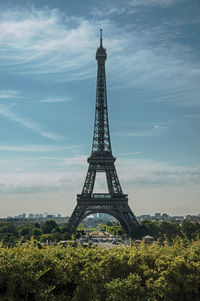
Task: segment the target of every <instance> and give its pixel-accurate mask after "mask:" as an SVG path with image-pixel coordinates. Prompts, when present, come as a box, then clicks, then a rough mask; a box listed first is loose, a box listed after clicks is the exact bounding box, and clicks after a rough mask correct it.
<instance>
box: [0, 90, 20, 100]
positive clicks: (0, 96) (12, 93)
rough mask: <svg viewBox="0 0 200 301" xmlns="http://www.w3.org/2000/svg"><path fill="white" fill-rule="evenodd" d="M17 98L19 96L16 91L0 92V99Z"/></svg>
mask: <svg viewBox="0 0 200 301" xmlns="http://www.w3.org/2000/svg"><path fill="white" fill-rule="evenodd" d="M18 97H19V94H18V91H16V90H0V99H7V98H9V99H13V98H18Z"/></svg>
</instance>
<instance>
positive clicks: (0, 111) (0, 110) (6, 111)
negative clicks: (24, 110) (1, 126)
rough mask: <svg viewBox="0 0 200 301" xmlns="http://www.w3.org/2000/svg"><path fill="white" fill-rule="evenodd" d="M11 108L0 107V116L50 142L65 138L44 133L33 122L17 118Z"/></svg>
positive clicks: (44, 131) (51, 133)
mask: <svg viewBox="0 0 200 301" xmlns="http://www.w3.org/2000/svg"><path fill="white" fill-rule="evenodd" d="M10 107H11V106H4V105H0V115H2V116H4V117H6V118H8V119H9V120H11V121H14V122H16V123H18V124H21V125H23V126H24V127H25V128H27V129H30V130H32V131H33V132H35V133H38V134H39V135H41V136H43V137H46V138H49V139H51V140H55V141H59V140H63V139H65V137H63V136H61V135H57V134H55V133H53V132H49V131H46V130H44V129H42V128H41V127H40V126H39V125H38V124H36V123H35V122H32V121H30V120H26V119H24V118H22V117H20V116H18V115H17V114H16V113H14V112H12V111H11V110H10Z"/></svg>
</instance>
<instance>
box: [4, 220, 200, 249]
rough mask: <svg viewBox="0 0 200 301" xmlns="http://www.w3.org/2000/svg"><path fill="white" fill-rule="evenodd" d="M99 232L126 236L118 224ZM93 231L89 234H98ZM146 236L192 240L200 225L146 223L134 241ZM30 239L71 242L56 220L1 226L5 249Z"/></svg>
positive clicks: (101, 226) (101, 227) (64, 227)
mask: <svg viewBox="0 0 200 301" xmlns="http://www.w3.org/2000/svg"><path fill="white" fill-rule="evenodd" d="M98 229H99V230H102V231H106V232H108V233H110V234H112V235H119V236H123V235H124V232H123V229H122V228H121V226H120V225H119V224H117V223H116V222H113V223H111V222H107V224H98ZM98 229H97V228H90V231H93V230H98ZM85 230H86V229H85V228H84V226H83V224H81V225H79V227H78V229H77V232H76V234H75V237H76V238H79V237H80V236H81V235H83V234H85ZM145 235H151V236H153V237H154V239H155V240H160V241H163V240H164V239H165V237H167V239H169V240H170V241H171V240H172V239H174V238H175V237H176V236H179V237H187V238H188V239H189V240H191V239H195V238H196V237H198V236H200V223H198V222H190V221H188V220H184V221H183V222H182V224H178V223H170V222H167V221H162V222H161V221H156V222H154V221H147V220H146V221H143V222H141V223H140V225H139V226H138V228H137V229H134V235H133V236H134V238H135V239H141V238H142V237H144V236H145ZM31 237H34V239H36V240H38V241H40V242H46V241H49V242H50V241H51V242H54V241H55V242H59V241H62V240H67V239H70V238H71V235H70V233H69V230H68V228H67V223H63V224H61V225H59V224H57V223H56V222H55V221H54V220H47V221H45V222H44V223H41V224H39V223H33V222H30V221H23V222H19V221H18V222H5V221H2V222H0V241H3V243H4V244H5V245H15V244H16V243H17V241H18V240H19V239H22V241H23V242H25V241H27V240H30V238H31Z"/></svg>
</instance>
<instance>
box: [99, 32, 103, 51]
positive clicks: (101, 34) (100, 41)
mask: <svg viewBox="0 0 200 301" xmlns="http://www.w3.org/2000/svg"><path fill="white" fill-rule="evenodd" d="M102 31H103V29H100V47H102Z"/></svg>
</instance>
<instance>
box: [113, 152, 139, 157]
mask: <svg viewBox="0 0 200 301" xmlns="http://www.w3.org/2000/svg"><path fill="white" fill-rule="evenodd" d="M141 154H142V153H141V152H127V153H119V154H118V156H126V157H127V156H135V155H141Z"/></svg>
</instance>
